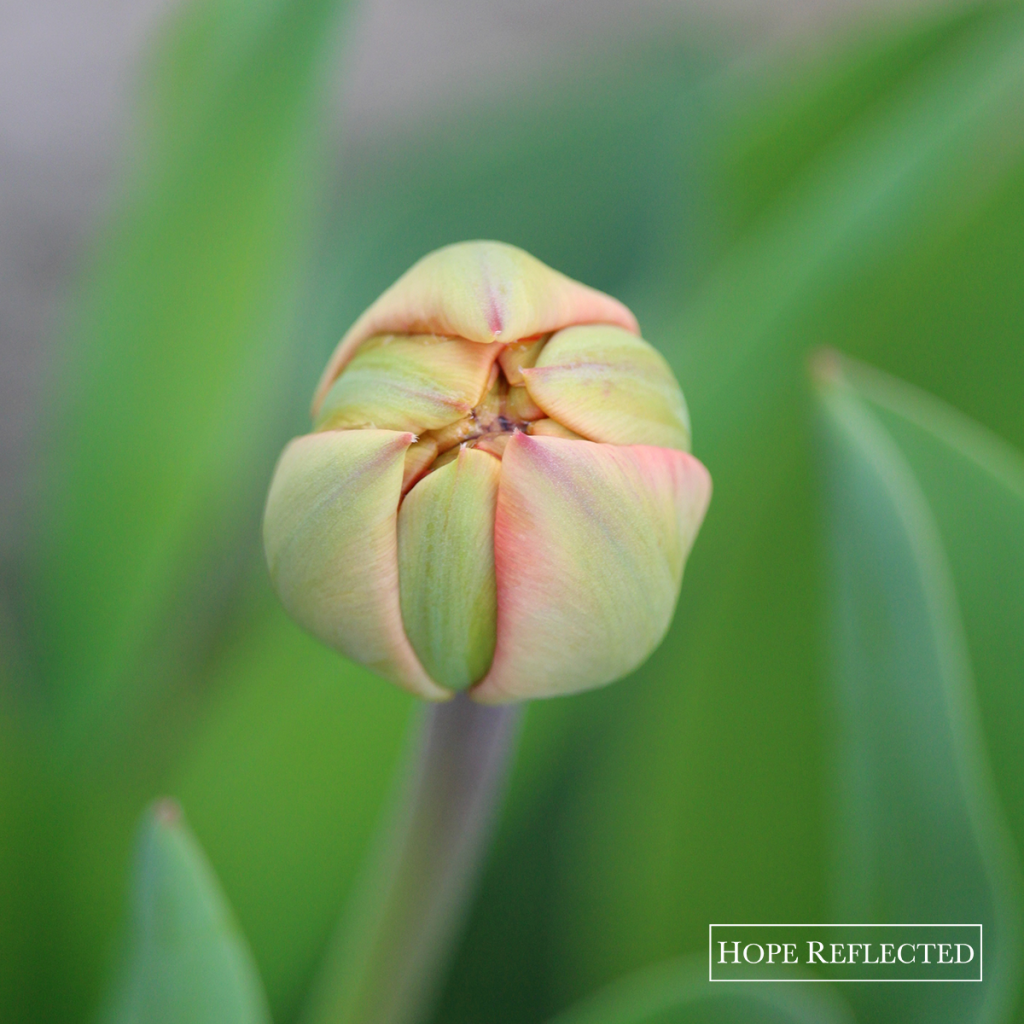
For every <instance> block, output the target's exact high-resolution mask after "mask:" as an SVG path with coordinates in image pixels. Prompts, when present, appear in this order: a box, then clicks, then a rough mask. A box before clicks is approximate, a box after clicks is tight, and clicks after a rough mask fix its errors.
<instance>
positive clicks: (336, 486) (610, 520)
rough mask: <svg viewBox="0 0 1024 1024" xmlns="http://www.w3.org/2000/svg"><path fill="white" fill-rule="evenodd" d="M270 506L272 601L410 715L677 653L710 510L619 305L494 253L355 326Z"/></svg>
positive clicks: (426, 267)
mask: <svg viewBox="0 0 1024 1024" xmlns="http://www.w3.org/2000/svg"><path fill="white" fill-rule="evenodd" d="M313 420H314V422H313V432H312V433H310V434H307V435H305V436H304V437H299V438H297V439H296V440H294V441H292V442H291V443H290V444H289V445H288V447H287V448H286V449H285V451H284V453H283V454H282V456H281V459H280V461H279V463H278V466H277V470H276V473H275V476H274V480H273V483H272V484H271V488H270V494H269V497H268V499H267V508H266V514H265V519H264V542H265V546H266V554H267V561H268V564H269V567H270V574H271V578H272V580H273V583H274V586H275V588H276V590H277V592H278V594H279V595H280V598H281V601H282V602H283V604H284V606H285V608H286V609H287V610H288V612H289V613H290V614H291V615H292V616H293V617H294V618H295V619H296V621H298V622H299V623H300V624H301V625H303V626H304V627H305V628H306V629H308V630H309V631H310V632H312V633H313V634H315V635H316V636H317V637H319V638H320V639H321V640H323V641H324V642H326V643H327V644H330V645H331V646H332V647H335V648H337V649H338V650H339V651H341V652H343V653H344V654H346V655H348V656H349V657H351V658H354V659H355V660H356V661H359V662H362V663H363V664H365V665H367V666H368V667H369V668H371V669H372V670H373V671H374V672H377V673H379V674H380V675H382V676H385V677H387V678H388V679H391V680H393V681H394V682H396V683H398V684H400V685H401V686H404V687H405V688H407V689H408V690H411V691H412V692H413V693H416V694H418V695H420V696H421V697H425V698H428V699H430V700H443V699H445V698H447V697H450V696H451V695H452V693H453V691H457V690H467V689H468V690H469V691H470V695H471V696H472V697H474V698H475V699H476V700H478V701H481V702H483V703H495V704H497V703H505V702H510V701H515V700H520V699H524V698H531V697H549V696H554V695H557V694H563V693H572V692H575V691H579V690H586V689H589V688H591V687H596V686H601V685H603V684H605V683H609V682H612V681H613V680H615V679H618V678H620V677H621V676H623V675H625V674H626V673H628V672H630V671H631V670H632V669H634V668H636V667H637V666H638V665H640V664H641V663H642V662H643V661H644V660H645V659H646V658H647V657H648V655H649V654H650V653H651V652H652V651H653V650H654V648H655V647H656V646H657V645H658V644H659V643H660V641H661V639H662V637H663V636H664V634H665V632H666V630H667V629H668V625H669V622H670V620H671V618H672V613H673V610H674V607H675V603H676V599H677V597H678V593H679V588H680V584H681V582H682V576H683V566H684V564H685V562H686V558H687V555H688V553H689V551H690V548H691V546H692V544H693V542H694V539H695V537H696V535H697V531H698V529H699V528H700V524H701V521H702V519H703V517H704V513H705V511H706V509H707V505H708V501H709V498H710V494H711V480H710V477H709V475H708V472H707V470H706V469H705V468H704V466H703V465H702V464H701V463H700V462H699V461H698V460H697V459H696V458H694V457H693V456H692V455H690V454H689V451H688V449H689V447H690V425H689V419H688V415H687V411H686V406H685V404H684V401H683V395H682V392H681V391H680V389H679V385H678V384H677V383H676V380H675V378H674V377H673V375H672V371H671V370H670V369H669V366H668V364H667V363H666V362H665V360H664V359H663V358H662V357H661V355H659V354H658V352H657V351H655V349H653V348H652V347H651V346H650V345H649V344H648V343H647V342H646V341H644V340H643V339H642V338H640V336H639V333H638V327H637V323H636V320H635V319H634V317H633V315H632V314H631V313H630V312H629V310H628V309H626V308H625V306H623V305H622V304H621V303H619V302H617V301H616V300H615V299H613V298H611V297H609V296H607V295H604V294H602V293H601V292H598V291H595V290H594V289H592V288H588V287H586V286H584V285H582V284H579V283H578V282H576V281H572V280H570V279H569V278H567V277H565V276H564V275H562V274H559V273H557V272H556V271H554V270H552V269H550V268H549V267H547V266H545V265H544V264H543V263H540V262H539V261H538V260H536V259H534V258H533V257H532V256H530V255H528V254H527V253H525V252H522V251H521V250H519V249H516V248H514V247H512V246H509V245H503V244H500V243H497V242H467V243H462V244H459V245H452V246H448V247H447V248H444V249H440V250H438V251H437V252H434V253H431V254H430V255H428V256H426V257H425V258H423V259H422V260H420V261H419V263H417V264H416V265H415V266H414V267H412V269H411V270H409V271H408V272H407V273H406V274H405V275H404V276H403V277H401V278H400V279H399V280H398V282H397V283H396V284H394V285H393V286H392V287H391V288H389V289H388V290H387V291H386V292H385V293H384V294H383V295H382V296H381V297H380V298H379V299H378V300H377V301H376V302H375V303H374V304H373V305H372V306H370V308H369V309H368V310H367V311H366V312H365V313H364V314H363V315H362V316H361V317H360V318H359V319H358V320H357V321H356V323H355V324H354V325H353V326H352V328H351V330H349V332H348V333H347V334H346V335H345V337H344V338H343V339H342V341H341V343H340V345H339V346H338V348H337V350H336V351H335V352H334V355H333V356H332V357H331V359H330V361H329V363H328V364H327V368H326V370H325V371H324V374H323V377H322V379H321V381H320V384H319V386H318V388H317V390H316V394H315V397H314V400H313Z"/></svg>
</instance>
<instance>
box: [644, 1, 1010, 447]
mask: <svg viewBox="0 0 1024 1024" xmlns="http://www.w3.org/2000/svg"><path fill="white" fill-rule="evenodd" d="M985 12H986V17H984V18H981V19H978V20H977V21H974V20H972V21H968V22H967V23H966V24H962V25H961V26H960V29H959V31H958V32H956V33H955V34H953V35H952V37H951V38H950V39H949V40H948V41H947V44H946V45H945V46H943V47H941V48H940V49H939V50H938V52H936V53H934V54H932V55H931V56H930V59H928V60H926V61H923V62H922V63H921V65H920V66H918V67H916V68H915V69H914V73H913V74H911V75H908V76H906V77H905V78H904V79H902V80H900V81H899V83H898V88H896V89H895V90H893V91H892V92H891V93H884V94H883V95H882V96H881V97H880V98H879V100H878V102H877V103H875V104H873V105H872V107H871V109H870V110H869V111H868V112H865V114H864V115H863V116H861V117H860V118H858V119H857V120H855V121H854V122H853V124H852V125H851V128H850V130H849V131H847V132H844V133H842V134H840V135H839V136H838V137H837V138H836V139H834V140H829V144H828V145H826V146H825V147H824V148H823V149H822V151H821V152H820V153H818V154H817V156H816V158H815V159H814V160H812V161H808V162H807V166H806V169H803V170H802V173H800V174H798V175H797V177H796V178H795V179H794V180H793V181H792V183H791V184H790V187H789V188H788V189H786V190H785V191H784V192H783V193H782V194H781V196H780V198H779V199H778V200H777V201H776V202H775V203H773V204H772V205H771V207H770V209H769V210H768V211H767V212H766V213H765V214H764V215H763V216H762V217H761V218H759V219H758V220H757V221H756V222H755V224H754V226H753V228H752V230H751V231H750V232H748V233H747V234H746V235H745V236H744V237H743V238H741V239H740V240H739V241H738V242H737V243H736V245H734V246H733V247H732V249H731V250H730V251H729V252H728V253H727V254H726V255H725V257H724V258H723V259H722V260H721V262H720V263H719V264H718V265H717V266H716V268H715V270H714V272H713V273H712V274H710V275H709V276H708V279H707V281H706V282H704V283H703V284H702V286H701V288H700V289H699V291H698V292H697V294H696V295H695V297H694V299H693V301H692V302H691V303H689V304H688V307H687V309H686V310H685V311H684V316H683V321H682V323H681V324H680V323H679V322H678V304H677V303H676V302H674V301H671V295H672V293H671V290H670V289H669V288H668V287H666V286H665V285H661V284H659V283H655V284H654V285H652V288H654V289H655V290H657V291H658V292H659V294H661V295H663V296H664V297H665V298H667V299H669V300H670V301H671V305H670V306H669V308H668V310H666V311H665V312H664V313H662V314H661V315H660V316H659V315H658V314H657V313H656V314H655V329H654V331H653V332H652V334H651V336H653V337H656V338H660V337H668V338H677V339H680V341H681V344H679V348H678V349H673V350H671V351H670V352H669V356H670V360H673V361H674V363H675V366H676V369H677V371H678V372H679V374H680V379H681V380H682V381H683V386H684V389H685V390H686V393H687V399H688V402H689V404H690V411H691V415H692V418H693V422H694V424H695V426H694V438H695V443H696V444H697V445H698V449H697V450H700V443H701V442H703V444H705V445H707V446H714V445H716V443H720V439H721V440H731V441H732V443H733V445H735V443H736V442H735V438H736V436H737V434H740V433H743V432H744V431H747V430H749V429H750V424H751V421H752V419H753V418H754V417H755V416H756V415H757V414H758V413H759V412H762V411H763V410H764V409H765V407H766V406H767V405H768V404H769V403H771V402H772V401H773V400H774V399H776V398H777V396H778V395H779V392H780V390H781V387H782V385H783V382H784V381H786V379H787V378H789V379H790V380H793V379H794V374H793V368H794V364H796V363H798V362H799V359H800V352H801V350H802V349H803V348H804V345H805V341H804V338H803V336H802V335H801V333H800V331H799V330H798V329H796V328H798V326H799V325H801V323H802V321H803V320H804V319H805V318H807V317H808V315H809V314H811V313H813V312H815V311H817V310H820V309H821V308H822V307H825V306H827V304H828V302H829V300H830V299H832V298H833V297H834V296H836V295H837V294H838V293H840V292H841V291H843V290H844V289H847V288H848V287H849V284H850V279H851V278H857V277H858V276H861V275H864V274H866V273H867V272H868V271H869V270H870V269H871V268H872V267H873V265H874V264H875V263H876V262H877V261H878V260H879V259H881V258H883V257H884V256H886V255H887V254H888V253H890V252H892V251H894V250H899V249H900V248H901V247H902V246H903V245H904V243H905V241H906V239H908V238H912V237H920V236H921V235H922V234H926V233H927V232H928V231H930V230H935V229H936V228H937V227H941V228H942V229H948V228H949V226H950V219H951V216H952V217H956V218H964V217H965V216H967V215H968V214H969V212H970V205H971V204H970V203H969V202H968V203H965V202H964V199H965V197H966V198H967V199H968V200H970V199H973V200H974V201H975V202H980V201H982V200H983V198H984V197H985V196H986V194H987V192H986V189H985V188H975V185H976V183H977V182H978V181H981V182H983V183H986V184H988V185H989V187H991V184H992V183H994V181H996V180H998V178H999V176H1000V175H1001V174H1002V173H1006V172H1009V171H1010V170H1012V169H1014V168H1019V166H1020V161H1021V158H1022V154H1024V135H1019V134H1016V135H1013V136H1010V137H1008V135H1007V132H1006V129H1005V126H1006V124H1007V123H1012V122H1014V121H1015V119H1016V118H1018V117H1019V116H1020V114H1021V112H1022V111H1024V9H1022V8H1021V7H1019V6H1018V5H1012V6H1010V7H1002V6H995V5H993V6H992V7H987V8H985ZM662 301H664V299H663V300H662ZM673 320H674V321H675V322H674V323H673V322H672V321H673ZM723 404H725V405H726V406H728V407H729V408H730V409H732V410H734V414H733V415H731V416H723V415H721V413H720V412H717V410H719V409H721V408H722V406H723ZM701 424H703V426H701ZM723 434H724V435H726V436H725V437H721V435H723Z"/></svg>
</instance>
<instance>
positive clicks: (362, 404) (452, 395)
mask: <svg viewBox="0 0 1024 1024" xmlns="http://www.w3.org/2000/svg"><path fill="white" fill-rule="evenodd" d="M500 350H501V345H478V344H476V343H475V342H471V341H460V340H458V339H455V338H439V337H437V336H435V335H429V334H428V335H412V336H405V335H393V334H385V335H380V336H379V337H375V338H371V339H369V340H368V341H367V342H366V343H365V344H364V345H362V346H361V347H360V349H359V351H358V352H356V354H355V355H354V356H353V357H352V361H351V362H350V363H349V364H348V366H347V367H346V369H345V372H344V373H343V374H342V375H341V376H340V377H339V378H338V379H337V380H336V381H335V382H334V385H333V386H332V387H331V389H330V391H328V393H327V395H326V396H325V398H324V402H323V405H322V406H321V407H320V414H319V415H318V416H317V418H316V422H315V424H314V429H315V430H345V429H351V428H357V427H377V428H379V429H381V430H411V431H414V432H415V433H420V432H421V431H424V430H436V429H437V428H438V427H444V426H447V425H448V424H449V423H453V422H455V421H456V420H458V419H461V418H462V417H463V416H465V415H467V414H468V413H469V411H470V410H471V409H472V408H473V406H475V405H476V404H477V402H479V401H480V398H481V396H482V395H483V394H484V390H485V388H486V387H487V384H488V381H489V379H490V376H491V370H492V366H493V364H494V362H495V360H496V359H497V357H498V353H499V351H500Z"/></svg>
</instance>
